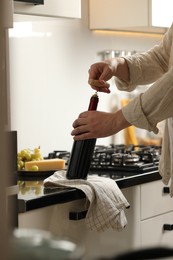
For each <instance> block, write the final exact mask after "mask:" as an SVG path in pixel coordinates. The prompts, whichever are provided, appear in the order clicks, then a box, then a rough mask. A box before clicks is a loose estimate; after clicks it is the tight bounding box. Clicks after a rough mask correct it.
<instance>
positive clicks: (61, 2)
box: [14, 0, 81, 18]
mask: <svg viewBox="0 0 173 260" xmlns="http://www.w3.org/2000/svg"><path fill="white" fill-rule="evenodd" d="M14 12H15V13H17V14H28V15H39V16H47V17H65V18H81V0H71V1H69V0H44V4H43V5H35V4H31V3H23V2H18V1H14Z"/></svg>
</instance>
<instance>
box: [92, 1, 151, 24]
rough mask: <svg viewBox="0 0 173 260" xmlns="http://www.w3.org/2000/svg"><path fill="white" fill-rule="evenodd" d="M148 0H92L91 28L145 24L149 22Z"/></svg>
mask: <svg viewBox="0 0 173 260" xmlns="http://www.w3.org/2000/svg"><path fill="white" fill-rule="evenodd" d="M147 12H148V1H147V0H140V1H139V0H130V1H128V0H121V1H120V0H90V1H89V16H90V29H114V28H122V27H133V26H136V25H138V26H144V25H146V24H147V23H148V13H147Z"/></svg>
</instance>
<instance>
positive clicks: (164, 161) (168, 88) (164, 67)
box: [116, 24, 173, 196]
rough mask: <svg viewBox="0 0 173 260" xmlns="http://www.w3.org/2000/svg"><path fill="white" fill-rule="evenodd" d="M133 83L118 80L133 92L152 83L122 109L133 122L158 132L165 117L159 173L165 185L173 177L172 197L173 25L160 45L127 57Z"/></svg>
mask: <svg viewBox="0 0 173 260" xmlns="http://www.w3.org/2000/svg"><path fill="white" fill-rule="evenodd" d="M125 59H126V61H127V63H128V66H129V72H130V82H128V83H127V82H123V81H121V80H119V79H116V85H117V87H118V89H120V90H124V91H132V90H133V89H135V87H136V86H137V85H145V84H151V83H153V82H154V83H153V85H152V86H151V87H150V88H149V89H148V90H147V91H146V92H145V93H143V94H141V95H139V96H138V97H136V98H135V99H134V100H132V101H131V102H130V103H129V104H128V105H127V106H125V107H123V108H122V112H123V114H124V116H125V118H126V120H127V121H128V122H130V123H131V124H132V125H134V126H136V127H139V128H143V129H146V130H148V131H153V132H154V133H156V134H157V133H158V128H157V123H159V122H161V121H162V120H165V119H166V123H165V131H164V137H163V143H162V156H161V160H160V166H159V172H160V174H161V176H162V180H163V182H164V183H165V184H168V183H169V180H171V187H170V188H171V196H173V24H172V26H171V28H170V29H169V30H168V31H167V33H166V34H165V35H164V37H163V40H162V42H161V43H160V45H157V46H154V47H153V48H152V49H150V50H149V51H148V52H145V53H141V54H135V55H133V56H129V57H126V58H125Z"/></svg>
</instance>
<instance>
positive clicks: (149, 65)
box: [115, 24, 173, 91]
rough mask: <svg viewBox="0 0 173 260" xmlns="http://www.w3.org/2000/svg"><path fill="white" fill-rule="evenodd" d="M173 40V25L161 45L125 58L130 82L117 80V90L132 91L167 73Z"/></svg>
mask: <svg viewBox="0 0 173 260" xmlns="http://www.w3.org/2000/svg"><path fill="white" fill-rule="evenodd" d="M172 38H173V24H172V26H171V27H170V29H169V30H168V31H167V33H166V34H165V36H164V37H163V40H162V41H161V43H160V45H156V46H154V47H153V48H152V49H150V50H149V51H148V52H144V53H139V54H135V55H132V56H127V57H125V60H126V62H127V64H128V67H129V72H130V81H129V82H124V81H121V80H119V79H118V78H115V82H116V86H117V88H118V89H119V90H124V91H132V90H134V89H135V87H136V86H137V85H146V84H151V83H153V82H155V81H156V80H158V79H159V78H160V77H161V76H162V75H163V74H164V73H166V72H167V71H168V69H169V60H170V54H171V49H172Z"/></svg>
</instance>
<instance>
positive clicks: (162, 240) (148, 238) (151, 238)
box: [141, 212, 173, 247]
mask: <svg viewBox="0 0 173 260" xmlns="http://www.w3.org/2000/svg"><path fill="white" fill-rule="evenodd" d="M164 224H173V212H169V213H165V214H163V215H160V216H157V217H154V218H151V219H146V220H143V221H141V244H142V246H143V247H148V246H160V245H162V246H171V247H172V246H173V242H172V241H173V230H170V231H164V230H163V225H164Z"/></svg>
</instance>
